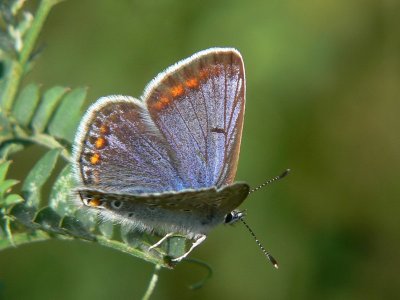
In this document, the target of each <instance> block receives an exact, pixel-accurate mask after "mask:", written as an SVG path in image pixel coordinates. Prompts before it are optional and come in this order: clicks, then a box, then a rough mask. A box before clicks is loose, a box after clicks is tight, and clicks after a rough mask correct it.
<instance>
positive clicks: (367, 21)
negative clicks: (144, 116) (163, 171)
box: [0, 0, 400, 300]
mask: <svg viewBox="0 0 400 300" xmlns="http://www.w3.org/2000/svg"><path fill="white" fill-rule="evenodd" d="M40 45H41V46H43V51H42V53H41V55H40V57H39V58H38V60H37V63H36V66H35V68H34V69H33V71H32V72H31V73H30V75H29V76H28V77H27V78H26V81H27V82H28V81H35V82H38V83H41V84H42V85H43V87H44V88H48V87H51V86H53V85H56V84H62V85H68V86H71V87H78V86H88V87H89V100H90V102H93V101H95V100H96V99H97V98H98V97H100V96H104V95H109V94H116V93H117V94H127V95H132V96H136V97H139V96H140V95H141V94H142V91H143V89H144V87H145V85H146V84H147V82H149V81H150V80H151V79H152V78H153V77H154V76H155V75H156V74H157V73H158V72H160V71H161V70H163V69H164V68H165V67H167V66H169V65H171V64H172V63H174V62H176V61H178V60H180V59H182V58H185V57H187V56H189V55H191V54H192V53H194V52H196V51H198V50H202V49H206V48H209V47H213V46H230V47H235V48H237V49H239V50H240V51H241V53H242V55H243V57H244V60H245V66H246V75H247V107H246V117H245V127H244V136H243V142H242V148H241V155H240V165H239V170H238V175H237V179H238V180H245V181H247V182H249V183H250V184H251V185H252V186H256V185H258V184H260V183H262V182H263V181H264V180H265V179H267V178H270V177H273V176H275V175H278V174H279V173H281V172H282V171H283V170H284V169H285V168H291V169H292V170H293V172H292V173H291V174H290V176H288V177H287V178H286V179H285V180H282V181H280V182H279V183H276V184H273V185H271V186H270V187H268V188H266V189H264V190H261V191H259V192H257V193H254V194H252V195H251V197H250V198H249V199H248V200H247V201H246V202H245V203H244V204H243V206H242V208H246V209H247V210H248V217H247V221H248V222H249V224H250V225H251V226H252V227H253V229H254V230H255V232H256V233H257V235H258V237H259V239H260V240H261V241H262V242H263V243H264V245H265V246H266V248H267V249H268V250H270V251H271V253H273V255H274V256H275V257H276V258H277V259H278V260H279V262H280V269H279V270H275V269H274V268H273V267H272V266H271V265H270V264H269V263H268V261H267V260H266V259H265V257H263V254H262V253H261V251H260V250H259V248H258V247H257V245H256V244H255V243H254V241H253V240H252V237H251V236H250V235H249V234H248V232H246V230H245V228H244V227H243V226H241V225H240V224H239V225H237V226H235V227H234V228H231V227H230V226H220V227H219V228H217V229H216V230H214V231H213V232H212V233H211V234H210V235H209V238H208V240H207V241H206V242H205V243H204V244H203V245H202V246H201V247H199V248H198V249H197V250H196V251H195V252H194V253H193V255H192V257H195V258H198V259H201V260H204V261H206V262H208V263H209V264H210V265H211V266H212V268H213V270H214V275H213V278H212V279H211V280H210V281H208V282H207V284H206V285H205V286H204V287H203V288H202V289H200V290H196V291H191V290H189V289H188V288H187V286H188V285H190V284H192V283H194V282H196V281H197V280H199V279H201V278H202V277H203V276H204V275H205V274H206V271H205V270H204V269H202V268H201V267H199V266H196V265H193V264H189V263H182V264H181V265H179V266H177V268H176V269H175V270H173V271H170V270H163V271H162V272H161V275H160V279H159V284H158V286H157V288H156V291H155V293H154V296H153V299H398V297H399V293H400V279H399V269H400V259H399V254H400V235H399V233H400V218H399V212H400V209H399V208H400V205H399V201H400V197H399V196H400V184H399V168H400V156H399V154H400V151H399V150H400V133H399V129H400V118H399V112H400V2H399V1H396V0H355V1H344V0H328V1H310V0H304V1H295V0H271V1H243V0H230V1H215V0H201V1H200V0H193V1H172V0H162V1H154V0H150V1H149V0H141V1H138V0H135V1H132V0H130V1H128V0H125V1H122V0H120V1H106V0H102V1H100V0H97V1H88V0H80V1H72V0H68V1H65V2H63V3H61V4H59V5H58V6H56V7H55V8H54V9H53V10H52V12H51V14H50V16H49V19H48V22H47V23H46V25H45V28H44V30H43V34H42V36H41V39H40ZM89 104H90V103H88V105H89ZM71 109H73V108H71ZM20 165H21V164H20ZM22 171H23V170H22V169H21V172H22ZM152 270H153V266H152V265H150V264H148V263H146V262H143V261H140V260H139V259H136V258H134V257H131V256H128V255H125V254H123V253H119V252H116V251H113V250H111V249H106V248H102V247H101V246H97V245H92V244H89V243H83V242H62V241H52V242H45V243H37V244H31V245H26V246H21V247H19V248H17V249H8V250H6V251H4V252H1V253H0V285H1V290H2V294H1V296H0V297H3V298H4V299H60V300H62V299H85V300H87V299H139V298H140V297H141V296H142V295H143V293H144V291H145V289H146V287H147V283H148V281H149V279H150V277H151V273H152Z"/></svg>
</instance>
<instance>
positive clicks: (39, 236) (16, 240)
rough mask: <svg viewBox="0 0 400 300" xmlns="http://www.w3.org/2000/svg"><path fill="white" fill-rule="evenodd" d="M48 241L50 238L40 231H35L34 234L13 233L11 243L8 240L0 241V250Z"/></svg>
mask: <svg viewBox="0 0 400 300" xmlns="http://www.w3.org/2000/svg"><path fill="white" fill-rule="evenodd" d="M48 239H50V236H49V235H48V234H47V233H45V232H44V231H41V230H36V231H34V233H27V232H24V233H13V235H12V241H11V240H9V239H0V250H4V249H7V248H10V247H16V246H19V245H23V244H27V243H32V242H40V241H45V240H48Z"/></svg>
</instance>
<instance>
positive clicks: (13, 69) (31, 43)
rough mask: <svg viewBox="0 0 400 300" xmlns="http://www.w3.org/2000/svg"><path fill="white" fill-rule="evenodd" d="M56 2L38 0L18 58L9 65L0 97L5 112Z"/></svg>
mask: <svg viewBox="0 0 400 300" xmlns="http://www.w3.org/2000/svg"><path fill="white" fill-rule="evenodd" d="M58 2H59V0H42V1H40V3H39V7H38V9H37V11H36V14H35V17H34V20H33V22H32V26H31V28H29V30H28V31H27V33H26V35H25V37H24V40H23V46H22V49H21V53H20V55H19V59H18V60H17V61H12V62H11V64H10V65H9V71H8V74H7V81H6V83H5V86H4V90H3V94H2V95H1V99H0V100H1V104H2V108H3V109H4V111H5V112H8V111H10V109H11V107H12V104H13V103H14V99H15V96H16V94H17V91H18V87H19V85H20V83H21V79H22V75H23V74H24V72H25V70H26V64H27V63H28V61H29V58H30V56H31V54H32V50H33V49H34V47H35V43H36V40H37V38H38V36H39V33H40V30H41V29H42V27H43V24H44V22H45V20H46V18H47V15H48V14H49V12H50V9H51V8H52V7H53V6H54V5H55V4H57V3H58Z"/></svg>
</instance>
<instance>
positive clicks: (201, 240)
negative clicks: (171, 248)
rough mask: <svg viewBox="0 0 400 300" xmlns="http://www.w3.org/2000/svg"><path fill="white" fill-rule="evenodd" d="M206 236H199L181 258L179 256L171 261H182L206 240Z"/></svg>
mask: <svg viewBox="0 0 400 300" xmlns="http://www.w3.org/2000/svg"><path fill="white" fill-rule="evenodd" d="M206 237H207V236H206V235H205V234H201V235H199V236H198V237H197V238H196V240H195V241H194V242H193V244H192V246H191V247H190V249H189V250H188V251H187V252H186V253H185V254H183V255H182V256H179V257H177V258H174V259H172V261H176V262H180V261H181V260H182V259H184V258H185V257H186V256H188V255H189V253H190V252H192V250H193V249H194V248H196V247H197V246H198V245H200V244H201V243H202V242H204V240H205V239H206Z"/></svg>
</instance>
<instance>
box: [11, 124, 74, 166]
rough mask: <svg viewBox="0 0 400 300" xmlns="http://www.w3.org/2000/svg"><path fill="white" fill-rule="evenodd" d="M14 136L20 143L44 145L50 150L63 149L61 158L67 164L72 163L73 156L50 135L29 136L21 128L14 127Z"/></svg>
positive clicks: (37, 134)
mask: <svg viewBox="0 0 400 300" xmlns="http://www.w3.org/2000/svg"><path fill="white" fill-rule="evenodd" d="M14 135H15V138H16V139H18V140H19V141H22V142H29V143H34V144H38V145H42V146H44V147H46V148H48V149H55V148H60V149H62V151H61V156H62V157H63V158H64V159H65V160H66V161H67V162H70V161H71V155H70V154H69V152H68V151H67V150H66V149H65V147H64V146H63V145H61V144H60V143H59V142H58V141H57V140H56V139H55V138H53V137H52V136H50V135H48V134H43V133H36V134H34V135H29V134H28V133H26V132H25V131H24V130H23V129H22V128H21V127H19V126H17V125H16V126H15V127H14Z"/></svg>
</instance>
